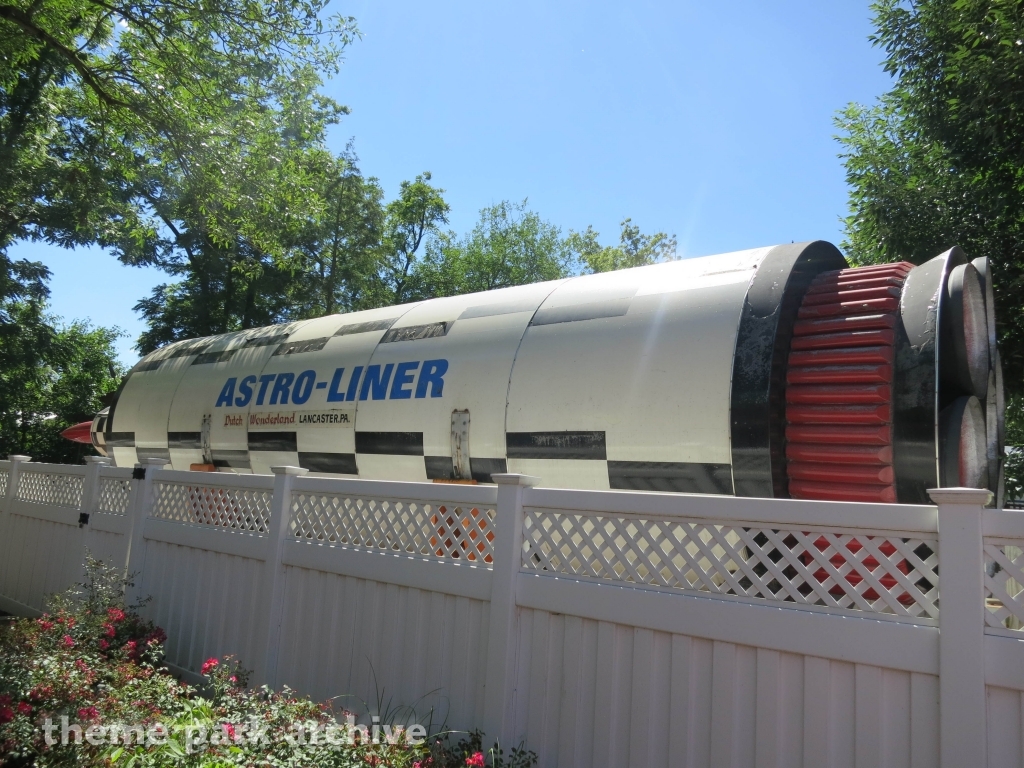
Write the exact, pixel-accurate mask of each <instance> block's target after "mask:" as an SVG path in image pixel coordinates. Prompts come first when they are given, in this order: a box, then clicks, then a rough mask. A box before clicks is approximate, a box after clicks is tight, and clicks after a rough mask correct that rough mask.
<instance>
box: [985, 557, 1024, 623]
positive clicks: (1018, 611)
mask: <svg viewBox="0 0 1024 768" xmlns="http://www.w3.org/2000/svg"><path fill="white" fill-rule="evenodd" d="M984 551H985V608H986V609H987V610H986V611H985V624H987V625H988V626H990V627H998V628H1001V629H1017V630H1019V629H1024V586H1022V585H1024V541H1015V542H1012V543H1010V542H1005V541H1003V542H999V541H990V540H988V539H986V540H985V550H984Z"/></svg>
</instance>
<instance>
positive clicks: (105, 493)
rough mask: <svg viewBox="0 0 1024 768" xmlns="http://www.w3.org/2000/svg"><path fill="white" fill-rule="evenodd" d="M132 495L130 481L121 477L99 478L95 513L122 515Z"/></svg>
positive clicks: (126, 509) (126, 510) (125, 511)
mask: <svg viewBox="0 0 1024 768" xmlns="http://www.w3.org/2000/svg"><path fill="white" fill-rule="evenodd" d="M131 495H132V481H131V480H128V479H126V478H121V477H101V478H100V495H99V506H98V507H97V511H98V512H100V513H102V514H105V515H124V514H125V513H127V512H128V502H129V500H130V499H131Z"/></svg>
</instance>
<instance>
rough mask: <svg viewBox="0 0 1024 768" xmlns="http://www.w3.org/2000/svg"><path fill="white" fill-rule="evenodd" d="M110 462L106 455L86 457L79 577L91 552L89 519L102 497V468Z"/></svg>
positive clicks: (81, 511) (77, 573)
mask: <svg viewBox="0 0 1024 768" xmlns="http://www.w3.org/2000/svg"><path fill="white" fill-rule="evenodd" d="M108 464H110V459H108V458H107V457H106V456H86V457H85V479H84V480H83V482H82V501H81V503H80V504H79V505H78V528H79V530H80V531H81V542H82V552H81V554H80V556H79V558H78V561H79V562H78V565H77V569H76V575H77V577H78V578H79V579H81V578H83V577H84V576H85V557H86V555H87V554H88V553H89V551H90V548H89V543H90V533H91V532H92V528H91V527H89V520H90V519H91V516H92V515H93V514H95V512H96V505H97V503H98V502H99V498H100V470H102V469H103V467H105V466H107V465H108Z"/></svg>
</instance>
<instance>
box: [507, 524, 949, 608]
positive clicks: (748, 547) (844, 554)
mask: <svg viewBox="0 0 1024 768" xmlns="http://www.w3.org/2000/svg"><path fill="white" fill-rule="evenodd" d="M762 526H763V524H762V525H754V524H752V525H749V526H747V525H742V524H733V523H723V524H720V525H716V524H711V523H708V522H707V521H705V520H682V519H671V520H656V519H643V518H634V517H611V516H602V515H595V514H580V513H576V512H559V511H552V510H538V509H527V510H526V516H525V524H524V536H523V538H524V541H523V568H524V569H526V570H533V571H550V572H553V573H560V574H567V575H572V576H577V577H584V578H592V579H602V580H610V581H624V582H630V583H635V584H647V585H652V586H658V587H669V588H673V589H681V590H687V591H696V592H703V593H711V594H719V595H735V596H739V597H746V598H755V599H760V600H771V601H781V602H792V603H798V604H801V605H812V606H819V607H823V608H829V609H841V610H847V611H848V610H854V611H868V612H872V613H886V614H893V615H896V616H902V617H911V618H914V619H918V620H933V619H937V618H938V612H939V608H938V587H939V577H938V557H937V556H936V552H937V551H938V542H937V540H935V539H927V538H915V537H909V536H907V537H898V536H894V535H893V534H891V533H885V534H870V533H864V534H861V533H856V534H850V533H838V532H829V531H806V530H795V529H780V528H765V527H762Z"/></svg>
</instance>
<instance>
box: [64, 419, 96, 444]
mask: <svg viewBox="0 0 1024 768" xmlns="http://www.w3.org/2000/svg"><path fill="white" fill-rule="evenodd" d="M60 434H61V437H66V438H67V439H68V440H73V441H74V442H76V443H85V444H86V445H92V421H91V420H90V421H83V422H82V423H81V424H75V426H73V427H68V428H67V429H65V430H64V431H63V432H61V433H60Z"/></svg>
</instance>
